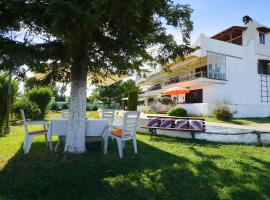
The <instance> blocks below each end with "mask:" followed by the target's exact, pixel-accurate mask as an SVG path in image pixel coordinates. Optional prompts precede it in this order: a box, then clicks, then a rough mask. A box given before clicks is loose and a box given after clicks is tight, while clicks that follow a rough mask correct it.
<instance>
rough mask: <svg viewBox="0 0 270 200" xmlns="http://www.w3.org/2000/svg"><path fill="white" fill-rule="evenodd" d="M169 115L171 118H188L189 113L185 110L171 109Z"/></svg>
mask: <svg viewBox="0 0 270 200" xmlns="http://www.w3.org/2000/svg"><path fill="white" fill-rule="evenodd" d="M168 114H169V115H170V116H177V117H187V111H186V109H184V108H171V109H170V110H169V112H168Z"/></svg>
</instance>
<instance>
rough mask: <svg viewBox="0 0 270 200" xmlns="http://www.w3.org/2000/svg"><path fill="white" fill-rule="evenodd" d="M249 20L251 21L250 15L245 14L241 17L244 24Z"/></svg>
mask: <svg viewBox="0 0 270 200" xmlns="http://www.w3.org/2000/svg"><path fill="white" fill-rule="evenodd" d="M250 21H252V19H251V17H250V16H248V15H246V16H244V17H243V22H244V24H248V23H249V22H250Z"/></svg>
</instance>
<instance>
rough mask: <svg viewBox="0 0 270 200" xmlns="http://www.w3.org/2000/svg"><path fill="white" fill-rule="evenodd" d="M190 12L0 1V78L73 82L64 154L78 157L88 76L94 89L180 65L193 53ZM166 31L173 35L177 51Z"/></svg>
mask: <svg viewBox="0 0 270 200" xmlns="http://www.w3.org/2000/svg"><path fill="white" fill-rule="evenodd" d="M191 12H192V10H191V8H190V6H189V5H180V4H175V3H174V2H173V1H172V0H124V1H123V0H114V1H111V0H88V1H86V0H42V1H40V0H39V1H38V0H22V1H0V45H1V51H0V70H1V69H4V70H5V69H7V68H10V66H12V67H13V68H15V67H16V69H17V68H18V66H20V65H22V64H26V65H27V66H28V67H29V69H30V70H32V71H34V72H38V73H42V74H45V75H46V76H45V77H46V78H47V79H53V80H61V81H71V94H70V115H69V123H68V131H67V138H66V145H65V151H68V152H75V153H81V152H84V151H85V123H84V122H85V115H86V112H85V109H86V85H87V75H91V81H92V82H93V83H97V82H99V81H101V80H103V79H105V78H106V77H108V76H112V75H127V74H129V73H132V74H133V73H135V72H137V73H138V74H141V72H142V71H143V69H142V68H141V66H142V65H143V63H146V62H149V63H150V64H156V63H161V64H165V63H167V62H169V61H171V60H173V59H176V58H178V57H180V58H183V57H184V56H185V55H186V54H189V53H191V52H192V51H193V49H192V48H191V47H190V43H189V38H190V32H191V30H192V22H191V20H190V15H191ZM166 26H172V27H175V28H178V29H179V31H180V32H181V33H182V43H181V44H177V43H176V41H175V40H174V38H173V36H172V35H171V34H169V33H168V32H167V29H166ZM15 33H18V35H16V37H14V34H15ZM20 34H22V35H23V36H22V35H21V36H20Z"/></svg>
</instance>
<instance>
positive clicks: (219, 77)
mask: <svg viewBox="0 0 270 200" xmlns="http://www.w3.org/2000/svg"><path fill="white" fill-rule="evenodd" d="M202 78H203V79H204V80H205V81H207V80H208V82H209V81H211V80H212V81H211V82H218V81H226V74H225V73H220V72H205V71H201V72H196V73H193V74H188V75H185V76H181V77H176V78H172V79H170V80H168V81H166V82H162V83H160V84H157V85H154V86H152V87H150V88H148V89H147V90H146V91H142V92H141V94H144V93H148V94H150V93H151V94H152V93H153V94H156V92H161V90H164V89H165V88H166V86H170V85H173V84H176V83H185V82H187V83H188V81H192V80H201V79H202Z"/></svg>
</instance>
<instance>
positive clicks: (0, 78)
mask: <svg viewBox="0 0 270 200" xmlns="http://www.w3.org/2000/svg"><path fill="white" fill-rule="evenodd" d="M11 90H12V93H11V104H12V103H13V102H14V100H15V99H16V96H17V95H18V90H19V87H18V83H17V81H15V80H13V81H12V84H11ZM7 92H8V78H7V76H6V75H4V74H2V75H0V132H1V130H2V126H3V124H4V122H5V119H6V117H7V96H8V95H7Z"/></svg>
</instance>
